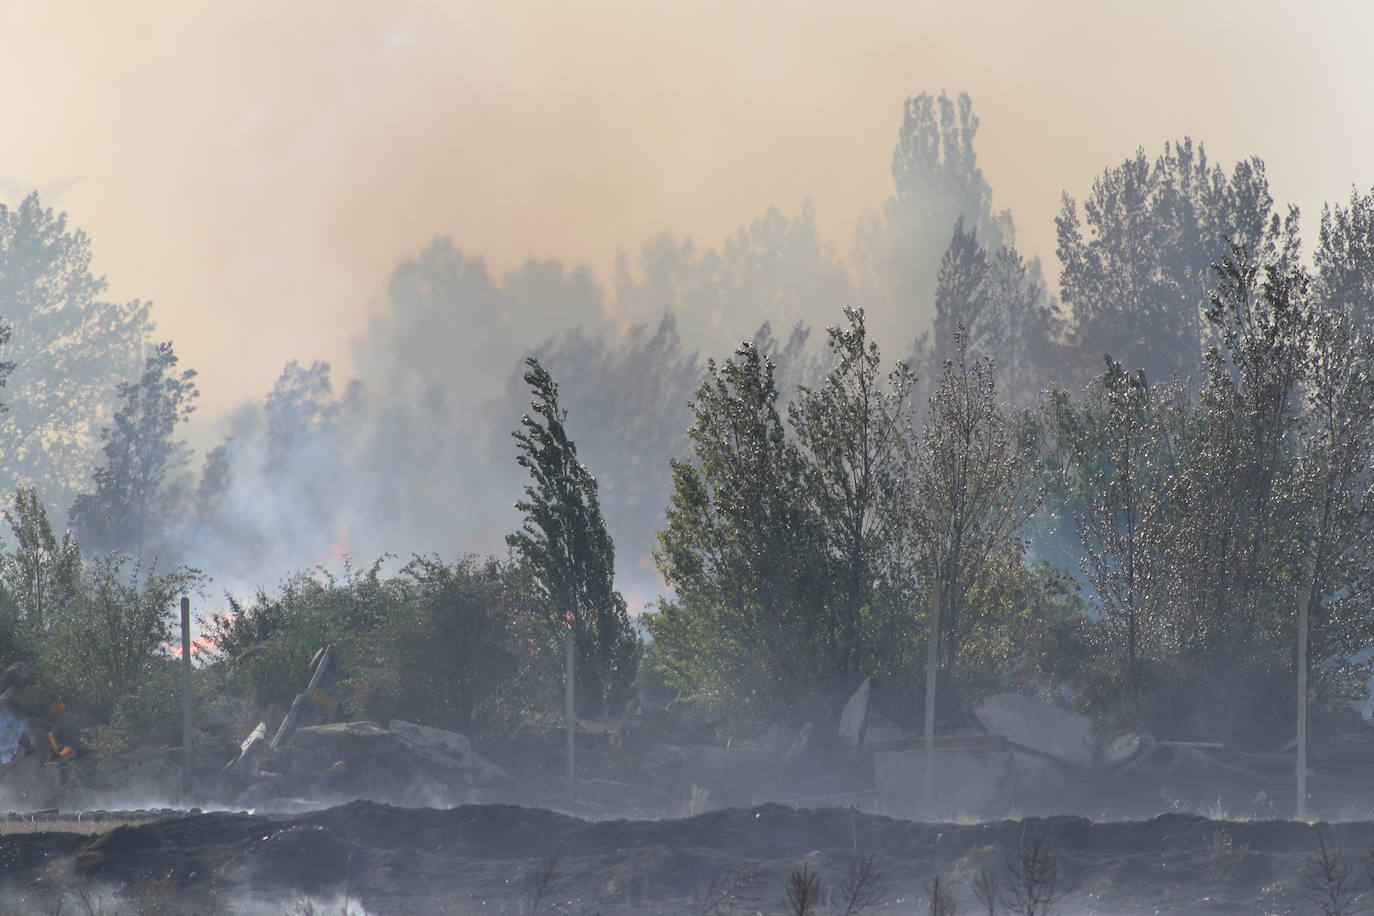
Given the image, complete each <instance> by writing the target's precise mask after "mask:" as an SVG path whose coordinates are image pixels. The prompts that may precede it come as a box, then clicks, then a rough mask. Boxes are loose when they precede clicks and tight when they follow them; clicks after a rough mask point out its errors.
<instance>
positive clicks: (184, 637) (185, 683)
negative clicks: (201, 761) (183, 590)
mask: <svg viewBox="0 0 1374 916" xmlns="http://www.w3.org/2000/svg"><path fill="white" fill-rule="evenodd" d="M181 800H182V801H183V802H189V801H190V800H191V599H190V598H187V597H186V596H185V595H183V596H182V598H181Z"/></svg>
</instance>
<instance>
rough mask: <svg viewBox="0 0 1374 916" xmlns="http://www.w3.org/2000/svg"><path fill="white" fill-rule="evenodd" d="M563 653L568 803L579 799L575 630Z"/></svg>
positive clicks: (568, 638) (568, 637)
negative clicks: (574, 652)
mask: <svg viewBox="0 0 1374 916" xmlns="http://www.w3.org/2000/svg"><path fill="white" fill-rule="evenodd" d="M564 646H565V649H564V652H563V668H564V677H563V684H564V688H563V694H564V696H563V700H564V704H565V709H564V713H565V716H566V718H567V722H568V801H575V800H576V799H577V766H576V764H575V762H574V757H573V755H574V754H575V753H576V752H577V743H576V742H577V708H576V703H575V702H574V699H573V687H574V684H573V679H574V678H575V677H576V673H575V672H574V666H573V630H572V627H571V626H569V627H568V636H567V639H566V640H565V641H564Z"/></svg>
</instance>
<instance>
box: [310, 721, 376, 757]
mask: <svg viewBox="0 0 1374 916" xmlns="http://www.w3.org/2000/svg"><path fill="white" fill-rule="evenodd" d="M291 743H293V744H294V745H295V746H296V747H300V748H305V749H306V750H308V751H320V752H321V753H323V754H324V755H325V756H327V757H328V758H329V759H330V760H331V761H332V760H348V761H355V760H371V759H373V758H377V757H384V756H386V755H388V754H392V753H394V752H395V751H396V750H397V749H398V748H399V747H400V746H401V742H400V741H399V739H397V737H396V734H395V733H394V732H392V731H390V730H388V729H385V728H382V727H381V726H380V725H378V724H377V723H376V722H367V721H362V722H335V723H332V724H330V725H311V726H308V727H306V728H298V729H296V731H295V735H294V737H293V738H292V742H291Z"/></svg>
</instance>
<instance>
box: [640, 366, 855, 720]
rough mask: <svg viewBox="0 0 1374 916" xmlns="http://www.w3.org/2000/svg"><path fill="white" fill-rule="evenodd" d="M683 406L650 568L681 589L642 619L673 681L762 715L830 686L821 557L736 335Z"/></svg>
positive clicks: (769, 388)
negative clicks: (681, 453) (689, 453)
mask: <svg viewBox="0 0 1374 916" xmlns="http://www.w3.org/2000/svg"><path fill="white" fill-rule="evenodd" d="M707 373H708V376H709V377H708V380H707V381H706V382H705V383H703V384H702V386H701V388H700V389H699V390H698V391H697V395H696V398H695V399H694V401H693V402H692V405H691V408H692V412H693V415H694V417H695V422H694V423H693V425H692V428H691V430H690V431H689V435H690V436H691V438H692V441H693V443H694V451H695V461H693V462H685V461H678V462H674V464H673V484H674V487H673V494H672V497H671V503H670V505H669V507H668V510H667V519H668V521H667V526H666V527H665V528H664V530H663V532H662V533H661V534H660V535H659V552H658V553H657V555H656V556H657V559H658V565H659V568H660V569H661V570H662V571H663V574H664V577H665V578H666V579H667V581H668V584H669V585H671V586H672V587H673V589H674V590H675V591H676V593H677V598H676V599H675V600H669V601H665V602H663V603H662V604H661V606H660V610H659V612H658V613H657V614H654V615H652V616H650V617H649V618H648V619H647V620H646V625H647V626H648V628H649V632H650V634H651V635H652V637H653V640H654V645H655V663H656V665H657V666H658V668H659V670H660V672H661V676H662V678H663V680H664V681H665V683H666V684H667V685H668V686H669V688H670V689H673V690H679V691H684V692H686V693H687V695H688V696H689V697H691V698H693V699H694V700H696V701H698V702H700V703H702V704H703V705H705V706H707V707H708V708H712V709H715V710H721V711H724V710H727V709H729V710H731V711H732V712H733V713H735V714H736V715H739V716H745V717H747V716H750V715H761V716H768V715H771V714H773V713H775V712H783V711H786V710H787V709H788V708H789V707H790V706H792V705H793V704H797V705H800V706H803V707H804V706H805V704H806V703H807V702H809V701H810V700H811V699H813V698H814V697H815V696H817V695H818V694H820V693H823V692H824V691H825V690H826V689H827V688H828V687H830V686H832V685H830V684H828V683H827V682H826V679H825V675H826V674H827V673H828V670H833V669H831V666H830V665H828V664H827V658H828V655H829V652H830V648H829V639H830V636H831V635H832V633H831V631H830V630H829V628H828V627H827V626H826V622H827V616H828V614H827V606H826V600H827V598H828V597H829V594H828V593H829V588H828V585H829V580H828V567H829V558H828V557H827V556H826V554H825V551H824V542H823V540H822V535H821V531H820V525H819V520H818V519H817V518H816V514H815V508H814V506H813V505H811V504H809V503H808V501H807V498H806V490H805V484H804V465H803V461H802V457H801V455H800V453H799V451H798V449H797V447H796V446H795V445H794V444H793V443H791V442H789V441H788V439H787V436H786V434H785V431H784V429H783V425H782V420H781V417H780V416H779V413H778V405H777V401H778V392H777V388H776V386H775V384H774V381H773V365H772V363H771V362H769V361H768V360H766V359H764V357H763V356H762V355H761V354H760V352H759V350H758V348H757V347H755V346H754V345H752V344H745V345H743V346H741V347H740V349H739V350H737V351H736V353H735V358H734V359H731V360H727V361H726V362H725V363H724V364H722V365H717V364H716V363H715V361H710V362H708V364H707Z"/></svg>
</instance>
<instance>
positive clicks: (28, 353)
mask: <svg viewBox="0 0 1374 916" xmlns="http://www.w3.org/2000/svg"><path fill="white" fill-rule="evenodd" d="M90 264H91V246H90V240H89V238H87V236H86V234H85V233H84V232H82V231H80V230H72V229H69V228H68V226H67V217H66V214H54V212H53V211H52V210H51V209H46V208H44V207H43V205H42V204H41V203H40V201H39V199H38V195H37V194H30V195H29V196H28V197H27V198H25V199H24V201H23V202H22V203H21V204H20V205H19V206H18V207H16V208H13V209H11V208H9V207H6V206H3V205H0V315H4V316H5V318H6V320H7V321H8V323H9V329H10V331H11V332H12V334H11V336H10V337H9V339H8V345H7V348H6V351H5V356H6V359H7V360H8V361H9V362H11V363H13V365H14V372H13V374H12V375H11V377H10V382H11V387H12V388H13V389H14V390H15V391H16V395H17V396H15V397H12V398H11V399H10V400H9V404H8V407H9V410H8V412H7V413H6V414H5V415H4V416H3V417H0V432H2V433H3V434H2V435H0V443H3V445H0V486H3V487H4V488H5V489H13V488H14V487H15V486H17V485H19V484H25V485H28V486H32V487H34V488H35V489H36V490H37V491H38V493H39V495H40V496H41V497H42V498H43V500H44V502H46V503H47V504H48V505H53V506H61V507H66V506H70V505H71V503H72V500H73V498H74V497H75V495H76V494H77V493H79V492H80V490H81V488H82V487H83V486H84V485H85V483H86V481H87V479H88V477H89V474H90V469H91V467H92V465H93V464H94V459H95V457H96V454H97V449H96V446H97V444H98V442H99V441H100V440H99V431H100V429H101V427H102V426H103V425H104V424H106V423H108V422H109V417H110V393H111V392H112V391H114V390H115V388H116V386H117V385H119V384H120V383H122V382H124V381H126V380H127V379H129V378H130V377H132V376H133V375H135V374H136V373H137V372H138V367H139V365H140V364H141V363H142V362H143V359H144V355H145V354H146V352H147V347H148V336H149V334H150V332H151V330H152V323H151V321H150V320H149V318H148V308H149V307H148V304H147V303H145V302H139V301H137V300H135V301H133V302H129V303H125V304H116V303H109V302H104V301H101V299H100V298H99V297H100V296H101V294H102V293H103V292H104V290H105V280H104V278H101V277H96V276H94V275H93V274H92V273H91V269H90Z"/></svg>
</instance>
